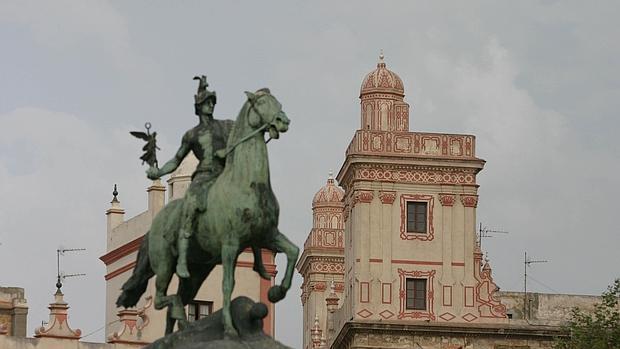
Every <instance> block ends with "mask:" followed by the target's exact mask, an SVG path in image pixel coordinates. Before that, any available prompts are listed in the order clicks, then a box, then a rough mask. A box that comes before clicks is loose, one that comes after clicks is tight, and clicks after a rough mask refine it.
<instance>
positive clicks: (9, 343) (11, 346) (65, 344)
mask: <svg viewBox="0 0 620 349" xmlns="http://www.w3.org/2000/svg"><path fill="white" fill-rule="evenodd" d="M140 347H141V345H131V344H121V343H116V344H110V343H89V342H82V341H78V340H75V339H63V338H24V337H21V338H20V337H12V336H1V335H0V348H2V349H136V348H140Z"/></svg>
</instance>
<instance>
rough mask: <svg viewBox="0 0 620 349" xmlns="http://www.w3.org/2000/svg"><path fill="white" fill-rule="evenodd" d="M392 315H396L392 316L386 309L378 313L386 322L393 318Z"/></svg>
mask: <svg viewBox="0 0 620 349" xmlns="http://www.w3.org/2000/svg"><path fill="white" fill-rule="evenodd" d="M394 315H396V314H394V313H393V312H391V311H389V310H388V309H385V310H384V311H382V312H380V313H379V316H381V317H382V318H384V319H386V320H387V319H389V318H391V317H393V316H394Z"/></svg>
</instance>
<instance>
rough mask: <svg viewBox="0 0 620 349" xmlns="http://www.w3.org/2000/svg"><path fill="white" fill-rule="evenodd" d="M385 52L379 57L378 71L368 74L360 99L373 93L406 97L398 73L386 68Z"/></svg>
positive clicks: (361, 89) (363, 83)
mask: <svg viewBox="0 0 620 349" xmlns="http://www.w3.org/2000/svg"><path fill="white" fill-rule="evenodd" d="M383 59H384V56H383V52H382V53H381V54H380V55H379V63H377V69H375V70H373V71H371V72H370V73H368V74H366V77H365V78H364V81H363V82H362V87H361V88H360V98H362V97H363V96H365V95H368V94H372V93H387V94H394V95H397V96H400V97H401V99H402V97H404V96H405V88H404V87H403V81H402V80H401V79H400V77H399V76H398V75H396V73H394V72H393V71H391V70H389V69H388V68H386V67H385V61H384V60H383Z"/></svg>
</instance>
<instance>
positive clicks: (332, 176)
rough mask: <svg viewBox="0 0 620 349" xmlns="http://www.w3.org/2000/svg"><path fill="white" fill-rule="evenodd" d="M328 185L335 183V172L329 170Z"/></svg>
mask: <svg viewBox="0 0 620 349" xmlns="http://www.w3.org/2000/svg"><path fill="white" fill-rule="evenodd" d="M327 183H334V170H332V169H330V170H329V175H328V177H327Z"/></svg>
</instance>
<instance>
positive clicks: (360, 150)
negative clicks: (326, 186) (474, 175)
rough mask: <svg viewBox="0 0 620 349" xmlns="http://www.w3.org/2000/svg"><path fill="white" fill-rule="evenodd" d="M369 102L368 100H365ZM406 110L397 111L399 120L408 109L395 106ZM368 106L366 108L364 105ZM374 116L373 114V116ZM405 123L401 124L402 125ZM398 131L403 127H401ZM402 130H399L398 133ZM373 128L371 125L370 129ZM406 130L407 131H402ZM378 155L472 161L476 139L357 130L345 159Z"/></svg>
mask: <svg viewBox="0 0 620 349" xmlns="http://www.w3.org/2000/svg"><path fill="white" fill-rule="evenodd" d="M372 98H373V99H374V98H390V99H391V98H393V96H389V95H385V96H383V95H377V96H374V95H373V97H372ZM366 99H370V98H367V97H366V98H365V99H364V100H366ZM397 103H398V104H399V105H401V106H405V108H401V109H397V113H398V112H400V114H401V115H397V116H401V119H403V117H404V116H408V114H409V113H408V109H409V108H408V105H407V104H406V103H403V102H400V103H399V102H395V103H394V106H395V107H397ZM365 105H367V104H365ZM374 114H377V113H376V112H373V115H374ZM402 121H404V120H401V123H402ZM400 126H401V127H402V126H403V125H400ZM401 127H398V128H399V129H400V128H401ZM373 128H374V125H373ZM403 129H404V130H406V129H407V128H403ZM354 154H380V155H393V156H406V157H420V156H424V157H438V158H448V159H468V160H477V159H476V157H475V137H474V136H472V135H455V134H441V133H419V132H393V131H386V130H358V131H356V132H355V135H354V136H353V139H352V140H351V143H350V144H349V147H348V148H347V151H346V155H347V156H349V155H354Z"/></svg>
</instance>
